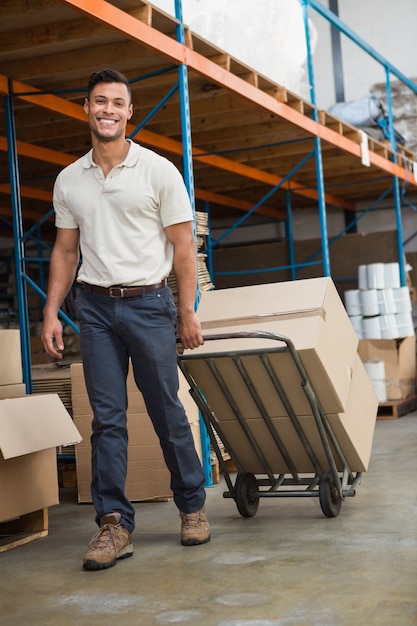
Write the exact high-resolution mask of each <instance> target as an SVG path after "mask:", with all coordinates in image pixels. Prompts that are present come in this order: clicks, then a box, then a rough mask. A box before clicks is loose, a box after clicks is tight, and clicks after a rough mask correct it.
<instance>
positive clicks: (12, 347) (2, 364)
mask: <svg viewBox="0 0 417 626" xmlns="http://www.w3.org/2000/svg"><path fill="white" fill-rule="evenodd" d="M0 354H1V359H0V385H15V384H18V383H21V382H23V371H22V352H21V347H20V330H19V329H15V328H5V329H0Z"/></svg>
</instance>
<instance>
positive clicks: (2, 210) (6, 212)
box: [0, 206, 53, 221]
mask: <svg viewBox="0 0 417 626" xmlns="http://www.w3.org/2000/svg"><path fill="white" fill-rule="evenodd" d="M0 215H3V216H4V217H10V218H11V217H12V207H11V206H9V207H0ZM23 217H28V218H30V219H33V220H36V221H37V220H39V218H40V217H41V214H40V213H38V212H36V211H23ZM52 218H53V215H51V217H50V219H52ZM48 221H49V220H48Z"/></svg>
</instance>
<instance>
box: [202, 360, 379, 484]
mask: <svg viewBox="0 0 417 626" xmlns="http://www.w3.org/2000/svg"><path fill="white" fill-rule="evenodd" d="M259 382H260V381H258V383H259ZM230 387H231V388H230V389H229V391H231V392H232V394H233V391H234V390H233V385H230ZM256 388H257V391H258V392H259V395H260V397H261V398H262V399H263V401H264V402H265V404H266V406H267V408H268V414H269V417H270V418H271V422H272V424H273V428H274V430H275V432H276V434H277V435H278V437H279V439H280V440H281V441H282V443H283V445H284V448H285V450H286V451H287V453H288V455H289V458H290V459H291V462H292V464H293V466H294V468H295V470H296V471H297V472H298V473H315V468H314V465H313V463H312V461H311V460H310V458H309V456H308V454H307V451H306V447H305V444H304V442H303V441H302V440H301V438H300V437H299V435H298V434H297V431H296V428H295V427H294V425H293V424H292V422H291V419H290V417H289V416H288V415H287V416H277V415H276V413H275V412H274V410H273V407H272V406H268V398H267V395H266V396H265V393H262V391H263V390H262V389H261V388H260V387H259V386H258V385H257V386H256ZM204 389H205V387H204V385H203V390H204ZM265 389H266V388H265ZM299 392H300V393H303V392H302V390H301V388H299ZM238 396H239V394H238V393H236V395H235V400H237V401H238ZM207 397H208V398H209V399H210V408H211V409H212V410H213V414H214V415H215V417H216V421H217V425H218V428H219V433H220V432H222V434H223V436H224V438H225V440H226V441H227V442H229V445H230V449H229V452H230V453H231V454H232V458H233V459H234V460H235V461H236V462H237V463H238V464H240V465H241V466H242V468H243V469H244V471H246V472H251V473H254V474H265V473H266V472H265V469H264V468H265V465H264V462H262V461H260V460H259V458H258V457H257V455H256V453H255V447H256V446H257V447H258V448H259V450H260V451H261V453H262V455H263V456H264V459H265V461H266V463H267V465H268V466H269V467H270V469H271V471H272V472H273V473H274V474H286V473H290V467H289V465H288V464H287V462H286V460H285V459H284V457H283V456H282V454H281V452H280V450H279V447H278V446H277V445H276V442H275V441H274V438H273V436H272V435H271V432H270V431H269V429H268V427H267V425H266V423H265V421H264V420H263V419H262V417H261V416H260V415H258V416H256V412H255V413H251V411H250V403H246V408H245V406H244V403H243V402H242V403H241V404H240V408H241V409H242V415H243V416H244V418H245V424H246V426H247V427H248V428H249V431H250V433H251V437H253V440H254V441H255V445H254V443H253V441H250V440H249V439H248V437H247V435H246V434H245V432H244V429H243V428H242V427H241V425H240V423H239V421H238V420H237V419H235V418H233V419H229V418H230V417H231V415H230V413H229V414H228V413H225V412H224V410H223V409H224V405H223V404H222V400H221V394H216V391H215V389H214V388H213V387H211V389H207ZM377 410H378V399H377V397H376V394H375V391H374V389H373V387H372V384H371V382H370V380H369V377H368V375H367V373H366V370H365V368H364V365H363V363H362V361H361V359H360V357H359V355H357V356H356V359H355V364H354V367H353V372H352V384H351V387H350V390H349V396H348V400H347V404H346V410H345V411H344V412H343V413H336V414H328V415H326V416H325V417H326V418H327V420H328V422H329V424H330V428H331V429H332V431H333V433H334V437H335V439H336V442H337V444H338V445H339V446H340V449H341V452H342V454H343V456H344V457H345V460H346V462H347V464H348V465H349V467H350V469H351V470H352V472H365V471H367V469H368V466H369V461H370V456H371V451H372V442H373V436H374V430H375V423H376V416H377ZM296 420H297V422H298V424H299V426H300V427H301V429H302V431H303V433H304V436H305V437H306V440H307V442H308V445H309V446H310V447H311V449H312V451H313V454H314V456H315V457H316V459H317V460H318V462H319V464H320V466H321V468H322V469H323V470H326V469H330V465H329V462H328V459H327V456H326V452H325V448H324V445H323V442H322V439H321V436H320V433H319V430H318V427H317V424H316V421H315V418H314V416H313V414H310V415H301V416H296ZM224 443H225V442H224ZM331 450H332V456H333V458H334V460H335V462H336V466H337V468H338V470H339V471H342V470H343V463H342V461H341V458H340V457H339V456H338V453H337V451H336V448H335V447H333V446H332V445H331Z"/></svg>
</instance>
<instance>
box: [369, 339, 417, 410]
mask: <svg viewBox="0 0 417 626" xmlns="http://www.w3.org/2000/svg"><path fill="white" fill-rule="evenodd" d="M358 352H359V355H360V357H361V359H362V361H364V362H366V361H372V360H374V359H377V360H380V361H383V362H384V367H385V382H386V390H387V400H402V399H405V398H407V397H408V396H411V395H414V393H415V390H416V338H415V336H413V337H404V338H403V339H361V340H360V341H359V347H358Z"/></svg>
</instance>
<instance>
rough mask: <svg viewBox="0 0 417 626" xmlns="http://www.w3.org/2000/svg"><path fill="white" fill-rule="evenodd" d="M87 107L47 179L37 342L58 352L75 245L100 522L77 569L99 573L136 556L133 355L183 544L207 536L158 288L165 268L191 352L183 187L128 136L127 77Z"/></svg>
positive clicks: (197, 332)
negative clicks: (69, 155) (129, 411)
mask: <svg viewBox="0 0 417 626" xmlns="http://www.w3.org/2000/svg"><path fill="white" fill-rule="evenodd" d="M84 110H85V112H86V114H87V116H88V121H89V125H90V131H91V141H92V149H91V150H90V152H88V154H86V155H85V156H84V157H82V158H80V159H78V160H77V161H76V162H74V163H72V164H71V165H69V166H68V167H66V168H65V169H64V170H63V171H62V172H61V173H60V174H59V175H58V177H57V180H56V182H55V186H54V208H55V214H56V226H57V234H56V241H55V245H54V248H53V251H52V255H51V264H50V276H49V284H48V297H47V300H46V304H45V308H44V324H43V330H42V340H43V343H44V345H45V349H46V351H47V352H48V353H49V354H50V355H51V356H53V357H55V358H58V359H59V358H62V351H63V349H64V343H63V338H62V325H61V323H60V321H59V319H58V309H59V308H60V306H61V304H62V302H63V300H64V298H65V296H66V294H67V293H68V291H69V290H70V288H71V286H72V284H73V281H74V279H75V276H76V272H77V267H78V264H79V249H81V258H82V264H81V266H80V268H79V270H78V275H77V281H78V282H79V283H81V286H82V289H81V290H80V293H79V295H78V297H77V299H76V310H77V317H78V320H79V322H80V340H81V352H82V357H83V365H84V375H85V381H86V386H87V391H88V394H89V399H90V403H91V406H92V409H93V414H94V418H93V423H92V437H91V447H92V483H91V492H92V499H93V504H94V507H95V511H96V522H97V524H98V526H99V528H98V530H97V532H96V534H95V535H94V537H93V539H92V540H91V542H90V545H89V551H88V552H87V554H86V555H85V557H84V561H83V567H84V569H87V570H97V569H104V568H107V567H111V566H113V565H115V563H116V561H117V559H121V558H125V557H129V556H131V555H132V553H133V547H132V542H131V533H132V532H133V530H134V527H135V521H134V513H135V511H134V508H133V506H132V504H131V503H130V502H129V501H128V499H127V498H126V496H125V492H124V489H125V481H126V472H127V438H128V435H127V429H126V408H127V392H126V376H127V372H128V366H129V359H131V363H132V367H133V372H134V377H135V381H136V384H137V386H138V388H139V389H140V391H141V392H142V394H143V397H144V400H145V403H146V407H147V410H148V413H149V415H150V417H151V419H152V422H153V425H154V428H155V431H156V433H157V435H158V437H159V440H160V443H161V447H162V450H163V453H164V457H165V461H166V464H167V467H168V469H169V470H170V473H171V488H172V491H173V494H174V501H175V503H176V505H177V507H178V509H179V511H180V518H181V543H182V544H183V545H186V546H189V545H197V544H202V543H206V542H207V541H209V539H210V530H209V524H208V521H207V517H206V513H205V506H204V504H205V497H206V496H205V490H204V474H203V471H202V467H201V464H200V461H199V459H198V456H197V454H196V451H195V447H194V442H193V438H192V434H191V430H190V426H189V424H188V420H187V417H186V415H185V412H184V408H183V406H182V404H181V402H180V401H179V399H178V395H177V393H178V369H177V361H176V335H175V328H176V323H177V312H176V307H175V304H174V301H173V297H172V292H171V290H170V288H169V287H168V286H167V285H166V277H167V276H168V274H169V272H170V270H171V268H172V266H173V267H174V270H175V274H176V279H177V282H178V290H179V298H178V316H179V328H178V330H179V335H180V339H181V342H182V344H183V346H184V348H191V349H192V348H196V347H198V346H199V345H201V344H202V343H203V339H202V335H201V326H200V323H199V320H198V317H197V315H196V314H195V311H194V302H195V295H196V285H197V268H196V249H195V242H194V235H193V227H192V220H193V215H192V209H191V205H190V202H189V198H188V194H187V191H186V189H185V185H184V183H183V180H182V177H181V175H180V173H179V172H178V170H177V169H176V168H175V166H174V165H173V164H172V163H171V162H170V161H168V160H167V159H165V158H163V157H161V156H159V155H157V154H156V153H154V152H152V151H151V150H148V149H146V148H143V147H142V146H140V145H138V144H136V143H133V142H132V141H130V140H128V139H126V125H127V122H128V120H129V119H130V118H131V117H132V114H133V105H132V102H131V92H130V87H129V84H128V82H127V79H126V77H125V76H123V74H120V73H119V72H117V71H115V70H103V71H101V72H99V73H95V74H93V75H92V76H91V78H90V82H89V85H88V95H87V98H86V100H85V103H84Z"/></svg>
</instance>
